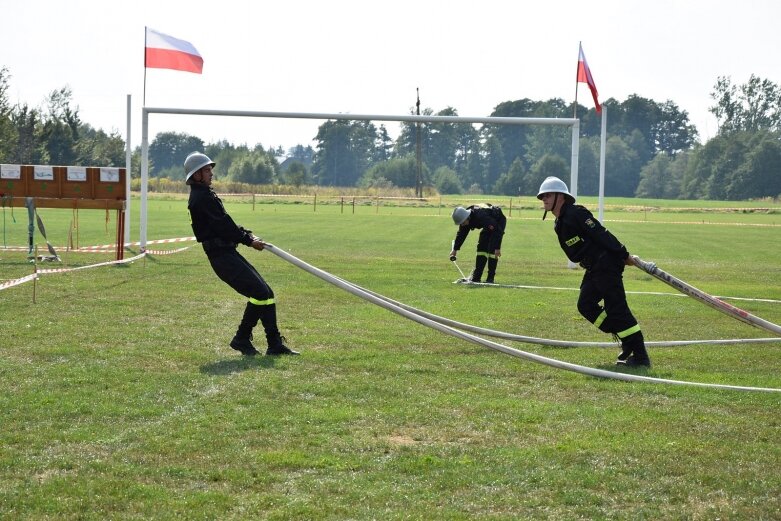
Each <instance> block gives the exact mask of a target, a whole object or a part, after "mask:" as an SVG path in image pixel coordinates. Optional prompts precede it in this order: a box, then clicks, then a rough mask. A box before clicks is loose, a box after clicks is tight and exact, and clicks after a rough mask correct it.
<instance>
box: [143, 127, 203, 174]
mask: <svg viewBox="0 0 781 521" xmlns="http://www.w3.org/2000/svg"><path fill="white" fill-rule="evenodd" d="M203 150H204V145H203V140H202V139H201V138H198V137H195V136H192V135H190V134H185V133H180V132H160V133H159V134H157V135H156V136H155V138H154V139H153V140H152V142H151V143H150V144H149V162H150V165H154V168H152V167H151V166H150V168H149V175H150V176H151V177H159V176H160V173H161V171H162V170H168V169H173V168H178V171H179V172H180V175H179V176H177V177H176V179H184V175H185V172H184V170H183V167H182V165H183V164H184V159H185V158H186V157H187V155H188V154H190V152H201V151H203ZM209 157H211V159H212V160H215V158H214V157H213V156H209ZM170 171H173V170H169V172H170Z"/></svg>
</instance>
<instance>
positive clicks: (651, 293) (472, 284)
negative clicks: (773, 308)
mask: <svg viewBox="0 0 781 521" xmlns="http://www.w3.org/2000/svg"><path fill="white" fill-rule="evenodd" d="M459 284H463V285H465V286H486V287H497V288H511V289H548V290H556V291H580V288H561V287H557V286H526V285H522V284H487V283H484V282H469V283H464V282H460V283H459ZM626 293H627V294H631V295H658V296H664V297H688V296H689V295H685V294H683V293H668V292H663V291H629V290H627V291H626ZM713 296H714V297H716V298H718V299H721V300H743V301H748V302H767V303H770V304H781V300H776V299H772V298H750V297H726V296H719V295H713Z"/></svg>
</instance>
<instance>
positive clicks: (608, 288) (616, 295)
mask: <svg viewBox="0 0 781 521" xmlns="http://www.w3.org/2000/svg"><path fill="white" fill-rule="evenodd" d="M537 199H540V200H541V201H542V202H543V205H544V206H545V213H544V214H543V216H542V218H543V220H544V219H545V216H547V215H548V212H551V213H552V214H553V215H555V216H556V224H555V226H554V230H555V231H556V235H557V236H558V238H559V245H561V249H562V250H564V253H565V254H566V255H567V257H568V258H569V260H571V261H572V262H577V263H579V264H580V266H581V267H583V268H585V270H586V273H585V274H584V275H583V281H582V282H581V284H580V296H579V297H578V311H579V312H580V314H581V315H583V317H585V318H586V320H588V321H589V322H591V323H592V324H594V325H595V326H597V327H598V328H599V329H600V330H601V331H604V332H605V333H611V334H613V336H614V338H615V337H617V338H618V339H619V340H620V342H621V353H620V354H619V355H618V360H616V365H618V366H627V367H651V359H650V358H649V357H648V352H647V351H646V349H645V341H644V339H643V333H642V332H641V331H640V326H639V325H638V323H637V320H636V319H635V317H634V315H632V311H631V310H630V309H629V304H628V303H627V301H626V292H625V291H624V282H623V272H624V266H625V265H626V266H633V265H634V259H633V257H632V256H631V255H629V252H628V251H627V249H626V247H625V246H624V245H623V244H621V243H620V242H619V241H618V239H617V238H616V237H615V236H614V235H613V234H612V233H610V232H609V231H608V230H607V229H605V228H604V227H603V226H602V224H601V223H600V222H599V221H598V220H597V219H595V218H594V216H593V215H592V214H591V212H590V211H588V210H587V209H586V208H585V207H583V206H581V205H578V204H575V198H574V197H573V196H572V195H571V194H570V193H569V190H568V189H567V185H566V184H565V183H564V181H562V180H561V179H559V178H557V177H548V178H546V179H545V180H544V181H543V182H542V184H541V185H540V190H539V193H538V194H537ZM600 302H604V305H601V304H600Z"/></svg>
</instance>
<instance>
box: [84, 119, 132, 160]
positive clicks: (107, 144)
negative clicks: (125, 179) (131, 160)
mask: <svg viewBox="0 0 781 521" xmlns="http://www.w3.org/2000/svg"><path fill="white" fill-rule="evenodd" d="M76 164H78V165H86V166H124V164H125V141H124V139H122V136H120V135H119V134H118V133H116V132H114V133H112V134H111V135H108V134H106V133H105V132H104V131H103V130H95V129H94V128H92V126H90V125H89V124H82V125H81V126H80V127H79V140H78V142H77V143H76Z"/></svg>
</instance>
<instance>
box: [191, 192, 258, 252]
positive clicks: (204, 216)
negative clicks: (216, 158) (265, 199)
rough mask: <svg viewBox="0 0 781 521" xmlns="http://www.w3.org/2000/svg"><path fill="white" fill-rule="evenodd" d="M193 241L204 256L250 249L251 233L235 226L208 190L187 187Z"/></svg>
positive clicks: (219, 202)
mask: <svg viewBox="0 0 781 521" xmlns="http://www.w3.org/2000/svg"><path fill="white" fill-rule="evenodd" d="M187 208H188V209H189V210H190V219H191V224H192V227H193V232H194V233H195V238H196V239H197V240H198V242H200V243H202V244H203V249H204V250H205V251H206V253H211V252H215V251H218V250H224V249H232V248H235V247H236V246H237V245H238V244H245V245H247V246H250V245H252V240H253V237H254V236H253V235H252V231H250V230H245V229H244V228H242V227H241V226H238V225H237V224H236V223H235V222H233V219H232V218H231V216H230V215H228V213H227V212H226V211H225V207H224V206H223V205H222V201H221V200H220V198H219V197H217V194H216V193H214V190H212V189H211V188H210V187H208V186H204V185H199V184H194V185H190V200H189V202H188V204H187Z"/></svg>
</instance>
